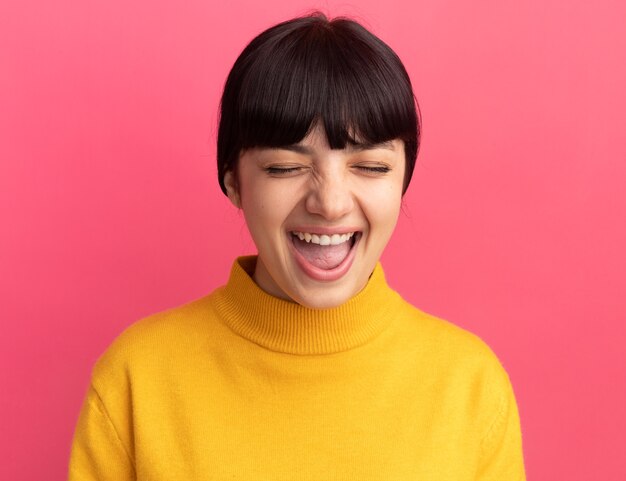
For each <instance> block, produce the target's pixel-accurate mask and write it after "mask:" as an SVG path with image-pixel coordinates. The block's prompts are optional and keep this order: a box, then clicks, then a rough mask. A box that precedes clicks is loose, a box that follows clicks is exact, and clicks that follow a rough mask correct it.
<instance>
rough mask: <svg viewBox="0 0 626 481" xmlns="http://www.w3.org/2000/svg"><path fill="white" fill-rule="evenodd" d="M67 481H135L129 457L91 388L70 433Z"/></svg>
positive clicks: (133, 469) (94, 391) (99, 400)
mask: <svg viewBox="0 0 626 481" xmlns="http://www.w3.org/2000/svg"><path fill="white" fill-rule="evenodd" d="M68 480H69V481H79V480H80V481H90V480H94V481H96V480H97V481H108V480H111V481H131V480H135V468H134V466H133V462H132V460H131V458H130V455H129V454H128V451H127V450H126V448H125V447H124V446H123V444H122V441H121V440H120V437H119V434H118V432H117V431H116V429H115V426H114V425H113V423H112V421H111V419H110V417H109V415H108V413H107V411H106V408H105V406H104V404H103V403H102V400H101V399H100V396H99V395H98V393H97V392H96V390H95V389H94V388H93V386H90V387H89V391H88V392H87V396H86V398H85V401H84V403H83V406H82V409H81V412H80V417H79V419H78V424H77V426H76V431H75V433H74V441H73V443H72V453H71V457H70V463H69V477H68Z"/></svg>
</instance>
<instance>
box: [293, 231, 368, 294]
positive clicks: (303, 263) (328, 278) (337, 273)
mask: <svg viewBox="0 0 626 481" xmlns="http://www.w3.org/2000/svg"><path fill="white" fill-rule="evenodd" d="M294 230H296V229H294ZM291 232H293V231H290V232H289V233H288V234H287V235H288V236H289V242H288V245H289V250H290V251H291V254H292V255H293V257H294V258H295V260H296V263H297V264H298V266H299V267H300V269H302V271H303V272H304V273H305V274H306V275H307V276H309V277H310V278H311V279H313V280H316V281H320V282H332V281H336V280H338V279H341V278H342V277H343V276H345V275H346V274H347V273H348V271H349V270H350V267H352V263H353V262H354V257H355V256H356V249H357V247H358V245H359V242H360V241H361V237H362V234H361V231H359V230H337V229H328V228H324V229H322V230H321V228H319V227H318V228H315V229H313V230H301V231H297V232H310V233H315V234H317V233H320V234H327V235H330V234H347V233H349V232H355V236H354V239H355V240H354V245H353V246H352V248H351V249H350V252H349V253H348V255H347V256H346V258H345V259H344V260H343V261H341V264H339V265H338V266H336V267H333V268H332V269H320V268H319V267H315V266H313V265H311V264H309V262H308V261H307V260H306V259H305V258H304V257H303V256H302V254H300V252H298V250H297V249H296V248H295V246H294V245H293V242H294V241H293V235H292V234H291Z"/></svg>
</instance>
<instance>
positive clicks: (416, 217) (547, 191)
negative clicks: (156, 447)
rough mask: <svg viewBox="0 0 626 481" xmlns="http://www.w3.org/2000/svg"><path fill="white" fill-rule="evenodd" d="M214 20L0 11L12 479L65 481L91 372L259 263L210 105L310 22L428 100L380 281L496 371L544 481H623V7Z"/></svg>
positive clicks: (3, 442) (200, 14) (106, 5)
mask: <svg viewBox="0 0 626 481" xmlns="http://www.w3.org/2000/svg"><path fill="white" fill-rule="evenodd" d="M220 3H223V5H221V6H216V5H212V4H211V3H210V2H208V1H198V0H196V1H185V2H175V1H173V0H170V1H167V0H151V1H147V0H138V1H130V2H128V1H122V0H108V1H102V2H69V1H55V2H52V1H47V2H46V1H41V0H21V1H19V2H18V1H14V2H2V4H1V6H0V66H1V70H0V246H1V248H0V320H1V323H2V331H1V335H0V366H1V367H0V369H1V371H0V453H2V454H1V456H2V461H1V462H0V479H6V480H12V481H18V480H34V479H58V480H61V479H64V477H65V473H66V465H67V458H68V453H69V447H70V442H71V437H72V433H73V429H74V425H75V422H76V419H77V416H78V410H79V407H80V405H81V402H82V399H83V395H84V394H85V390H86V388H87V384H88V381H89V374H90V369H91V367H92V365H93V363H94V361H95V360H96V358H97V356H99V355H100V354H101V353H102V351H103V350H104V349H105V348H106V347H107V345H108V344H109V343H110V342H111V341H112V340H113V338H114V337H115V336H116V335H117V334H118V333H119V332H120V331H121V330H122V329H124V327H125V326H127V325H129V324H130V323H132V322H133V321H135V320H137V319H138V318H140V317H142V316H145V315H148V314H149V313H152V312H155V311H158V310H162V309H164V308H167V307H171V306H174V305H177V304H181V303H183V302H186V301H189V300H191V299H194V298H197V297H200V296H202V295H204V294H205V293H207V292H209V291H211V290H212V289H213V288H214V287H216V286H218V285H220V284H221V283H223V282H224V281H225V280H226V276H227V274H228V270H229V267H230V264H231V262H232V260H233V258H234V257H235V256H237V255H240V254H243V253H249V252H252V244H251V242H250V240H249V239H248V235H247V232H246V229H245V226H244V221H243V217H242V215H240V214H239V213H238V212H237V211H235V210H234V209H233V208H232V207H231V206H230V205H229V204H228V202H227V200H226V198H225V197H223V195H222V194H221V192H220V191H219V188H218V185H217V182H216V179H215V176H216V167H215V137H216V134H215V132H216V121H217V105H218V101H219V95H220V90H221V87H222V85H223V82H224V79H225V77H226V74H227V72H228V70H229V68H230V66H231V65H232V63H233V61H234V59H235V58H236V56H237V54H238V53H239V52H240V50H241V49H242V48H243V46H244V45H245V43H246V42H247V41H248V40H250V39H251V38H252V36H254V35H255V34H256V33H258V32H259V31H261V30H262V29H264V28H266V27H268V26H269V25H271V24H273V23H275V22H277V21H279V20H283V19H286V18H289V17H291V16H294V15H296V14H300V13H303V12H304V11H306V10H309V9H310V8H312V7H317V8H322V9H323V10H325V11H327V12H328V13H330V14H331V15H337V14H350V15H353V16H356V17H357V18H360V19H361V20H363V21H364V22H365V24H366V25H368V26H369V27H370V28H371V29H372V30H373V31H374V32H375V33H377V34H378V35H379V36H381V37H382V38H383V39H385V40H386V41H387V42H388V43H389V44H390V45H391V46H392V47H393V48H394V49H395V50H396V51H397V52H398V53H399V55H400V56H401V58H403V60H404V62H405V64H406V66H407V68H408V70H409V73H410V75H411V76H412V78H413V82H414V87H415V91H416V94H417V97H418V99H419V101H420V105H421V109H422V113H423V119H424V136H423V148H422V151H421V154H420V157H419V159H418V166H417V169H416V172H415V176H414V180H413V183H412V185H411V187H410V189H409V192H408V194H407V196H406V198H405V204H406V205H405V208H404V211H405V214H404V215H402V218H401V220H400V224H399V227H398V230H397V232H396V234H395V236H394V238H393V239H392V242H391V244H390V246H389V248H388V249H387V251H386V253H385V255H384V258H383V263H384V265H385V268H386V272H387V276H388V278H389V280H390V283H391V284H392V285H393V286H394V287H395V288H396V289H397V290H399V291H400V292H401V293H402V294H403V295H404V296H405V298H407V299H408V300H409V301H411V302H413V303H414V304H415V305H417V306H419V307H420V308H422V309H423V310H426V311H428V312H431V313H433V314H436V315H439V316H440V317H443V318H446V319H449V320H451V321H453V322H455V323H457V324H458V325H460V326H462V327H465V328H467V329H469V330H471V331H473V332H475V333H477V334H478V335H480V336H481V337H482V338H483V339H484V340H485V341H487V342H488V343H489V344H490V345H491V346H492V348H493V349H494V350H495V351H496V353H498V355H499V357H500V359H501V360H502V362H503V364H504V365H505V367H506V368H507V370H508V371H509V373H510V376H511V379H512V381H513V384H514V387H515V390H516V393H517V397H518V402H519V407H520V412H521V416H522V428H523V435H524V447H525V458H526V465H527V471H528V475H529V479H533V480H555V479H566V480H569V481H582V480H592V479H593V480H596V479H597V480H599V479H601V480H623V479H626V454H625V451H624V449H625V448H624V446H625V443H626V442H625V440H624V436H625V435H624V433H625V432H626V414H625V408H624V406H626V388H625V386H624V380H625V379H626V360H625V359H624V354H623V348H624V345H625V344H626V327H625V325H626V322H625V321H626V305H625V304H626V303H625V299H624V298H625V297H626V296H625V293H626V284H625V281H624V279H625V276H626V255H625V253H624V249H625V246H626V222H625V221H626V195H625V194H624V184H625V181H626V167H625V161H626V140H625V139H626V135H625V134H624V129H625V128H626V127H625V121H624V117H625V115H626V95H625V94H624V86H625V85H626V67H625V63H626V62H625V59H626V34H625V33H624V20H625V19H626V7H624V5H625V4H624V3H623V2H622V1H621V0H615V1H610V0H601V1H599V2H589V1H578V0H575V1H571V0H568V1H565V0H562V1H557V0H533V1H523V2H520V1H518V0H515V1H514V0H500V1H489V2H487V1H480V2H476V1H462V0H447V1H441V0H438V1H435V0H432V1H410V2H409V1H408V0H386V1H384V2H380V1H378V0H370V1H361V2H358V3H355V2H333V1H326V2H317V3H316V2H311V1H306V2H301V1H293V0H289V1H287V0H284V1H278V0H276V1H271V2H269V4H267V3H260V2H258V1H252V0H237V1H230V2H220Z"/></svg>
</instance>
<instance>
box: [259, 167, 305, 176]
mask: <svg viewBox="0 0 626 481" xmlns="http://www.w3.org/2000/svg"><path fill="white" fill-rule="evenodd" d="M301 169H302V167H266V168H265V172H267V173H268V174H270V175H287V174H293V173H296V172H299V171H300V170H301Z"/></svg>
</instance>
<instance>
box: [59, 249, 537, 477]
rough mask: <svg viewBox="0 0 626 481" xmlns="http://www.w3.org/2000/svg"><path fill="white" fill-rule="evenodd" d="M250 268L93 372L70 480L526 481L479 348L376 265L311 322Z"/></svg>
mask: <svg viewBox="0 0 626 481" xmlns="http://www.w3.org/2000/svg"><path fill="white" fill-rule="evenodd" d="M255 262H256V258H255V257H243V258H239V259H237V261H236V262H235V263H234V265H233V268H232V271H231V275H230V279H229V281H228V283H227V284H226V285H225V286H223V287H220V288H218V289H216V290H215V291H214V292H213V293H211V294H210V295H208V296H206V297H203V298H201V299H198V300H196V301H193V302H191V303H188V304H186V305H184V306H181V307H177V308H175V309H171V310H168V311H165V312H161V313H158V314H154V315H152V316H150V317H147V318H145V319H142V320H140V321H138V322H136V323H134V324H133V325H131V326H130V327H129V328H127V329H126V330H125V331H124V332H123V333H122V334H121V335H120V336H119V337H118V338H117V339H116V340H115V341H114V342H113V344H112V345H111V346H110V347H109V348H108V349H107V351H106V352H105V353H104V354H103V355H102V356H101V357H100V358H99V360H98V362H97V363H96V365H95V367H94V369H93V373H92V380H91V384H90V386H89V389H88V392H87V395H86V399H85V401H84V404H83V407H82V410H81V412H80V417H79V420H78V424H77V427H76V431H75V434H74V441H73V445H72V452H71V457H70V463H69V478H68V479H69V480H70V481H78V480H81V481H84V480H98V481H108V480H111V481H126V480H139V481H143V480H150V481H166V480H167V481H171V480H186V481H195V480H198V481H200V480H203V481H204V480H207V481H208V480H233V481H234V480H239V481H253V480H254V481H322V480H324V481H335V480H337V481H339V480H341V481H374V480H376V481H383V480H389V481H405V480H406V481H409V480H415V481H417V480H419V481H447V480H449V481H465V480H467V481H469V480H481V481H488V480H489V481H520V480H524V479H525V474H524V463H523V456H522V445H521V432H520V423H519V418H518V410H517V406H516V402H515V397H514V394H513V390H512V388H511V384H510V382H509V378H508V376H507V373H506V371H505V370H504V369H503V368H502V366H501V364H500V362H499V361H498V359H497V358H496V356H495V355H494V354H493V352H492V351H491V350H490V349H489V347H487V346H486V344H485V343H484V342H482V341H481V340H480V339H479V338H478V337H476V336H475V335H473V334H471V333H469V332H467V331H465V330H463V329H461V328H459V327H456V326H455V325H453V324H451V323H448V322H446V321H443V320H441V319H438V318H435V317H433V316H431V315H428V314H426V313H424V312H422V311H420V310H418V309H416V308H414V307H413V306H411V305H410V304H408V303H407V302H405V301H404V300H403V299H402V298H401V297H400V295H399V294H398V293H396V292H395V291H394V290H392V289H391V288H390V287H389V286H388V284H387V283H386V281H385V277H384V274H383V270H382V268H381V266H380V264H379V265H377V267H376V269H375V270H374V272H373V274H372V276H371V277H370V280H369V282H368V284H367V286H366V287H365V288H364V289H363V290H362V291H361V292H360V293H359V294H357V295H356V296H355V297H354V298H352V299H351V300H349V301H348V302H346V303H345V304H343V305H341V306H339V307H336V308H332V309H309V308H306V307H303V306H301V305H299V304H296V303H293V302H289V301H285V300H282V299H278V298H276V297H272V296H270V295H268V294H266V293H265V292H264V291H262V290H261V289H260V288H259V287H258V286H257V285H256V284H255V282H254V281H253V279H252V277H251V273H252V272H253V271H254V265H255Z"/></svg>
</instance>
